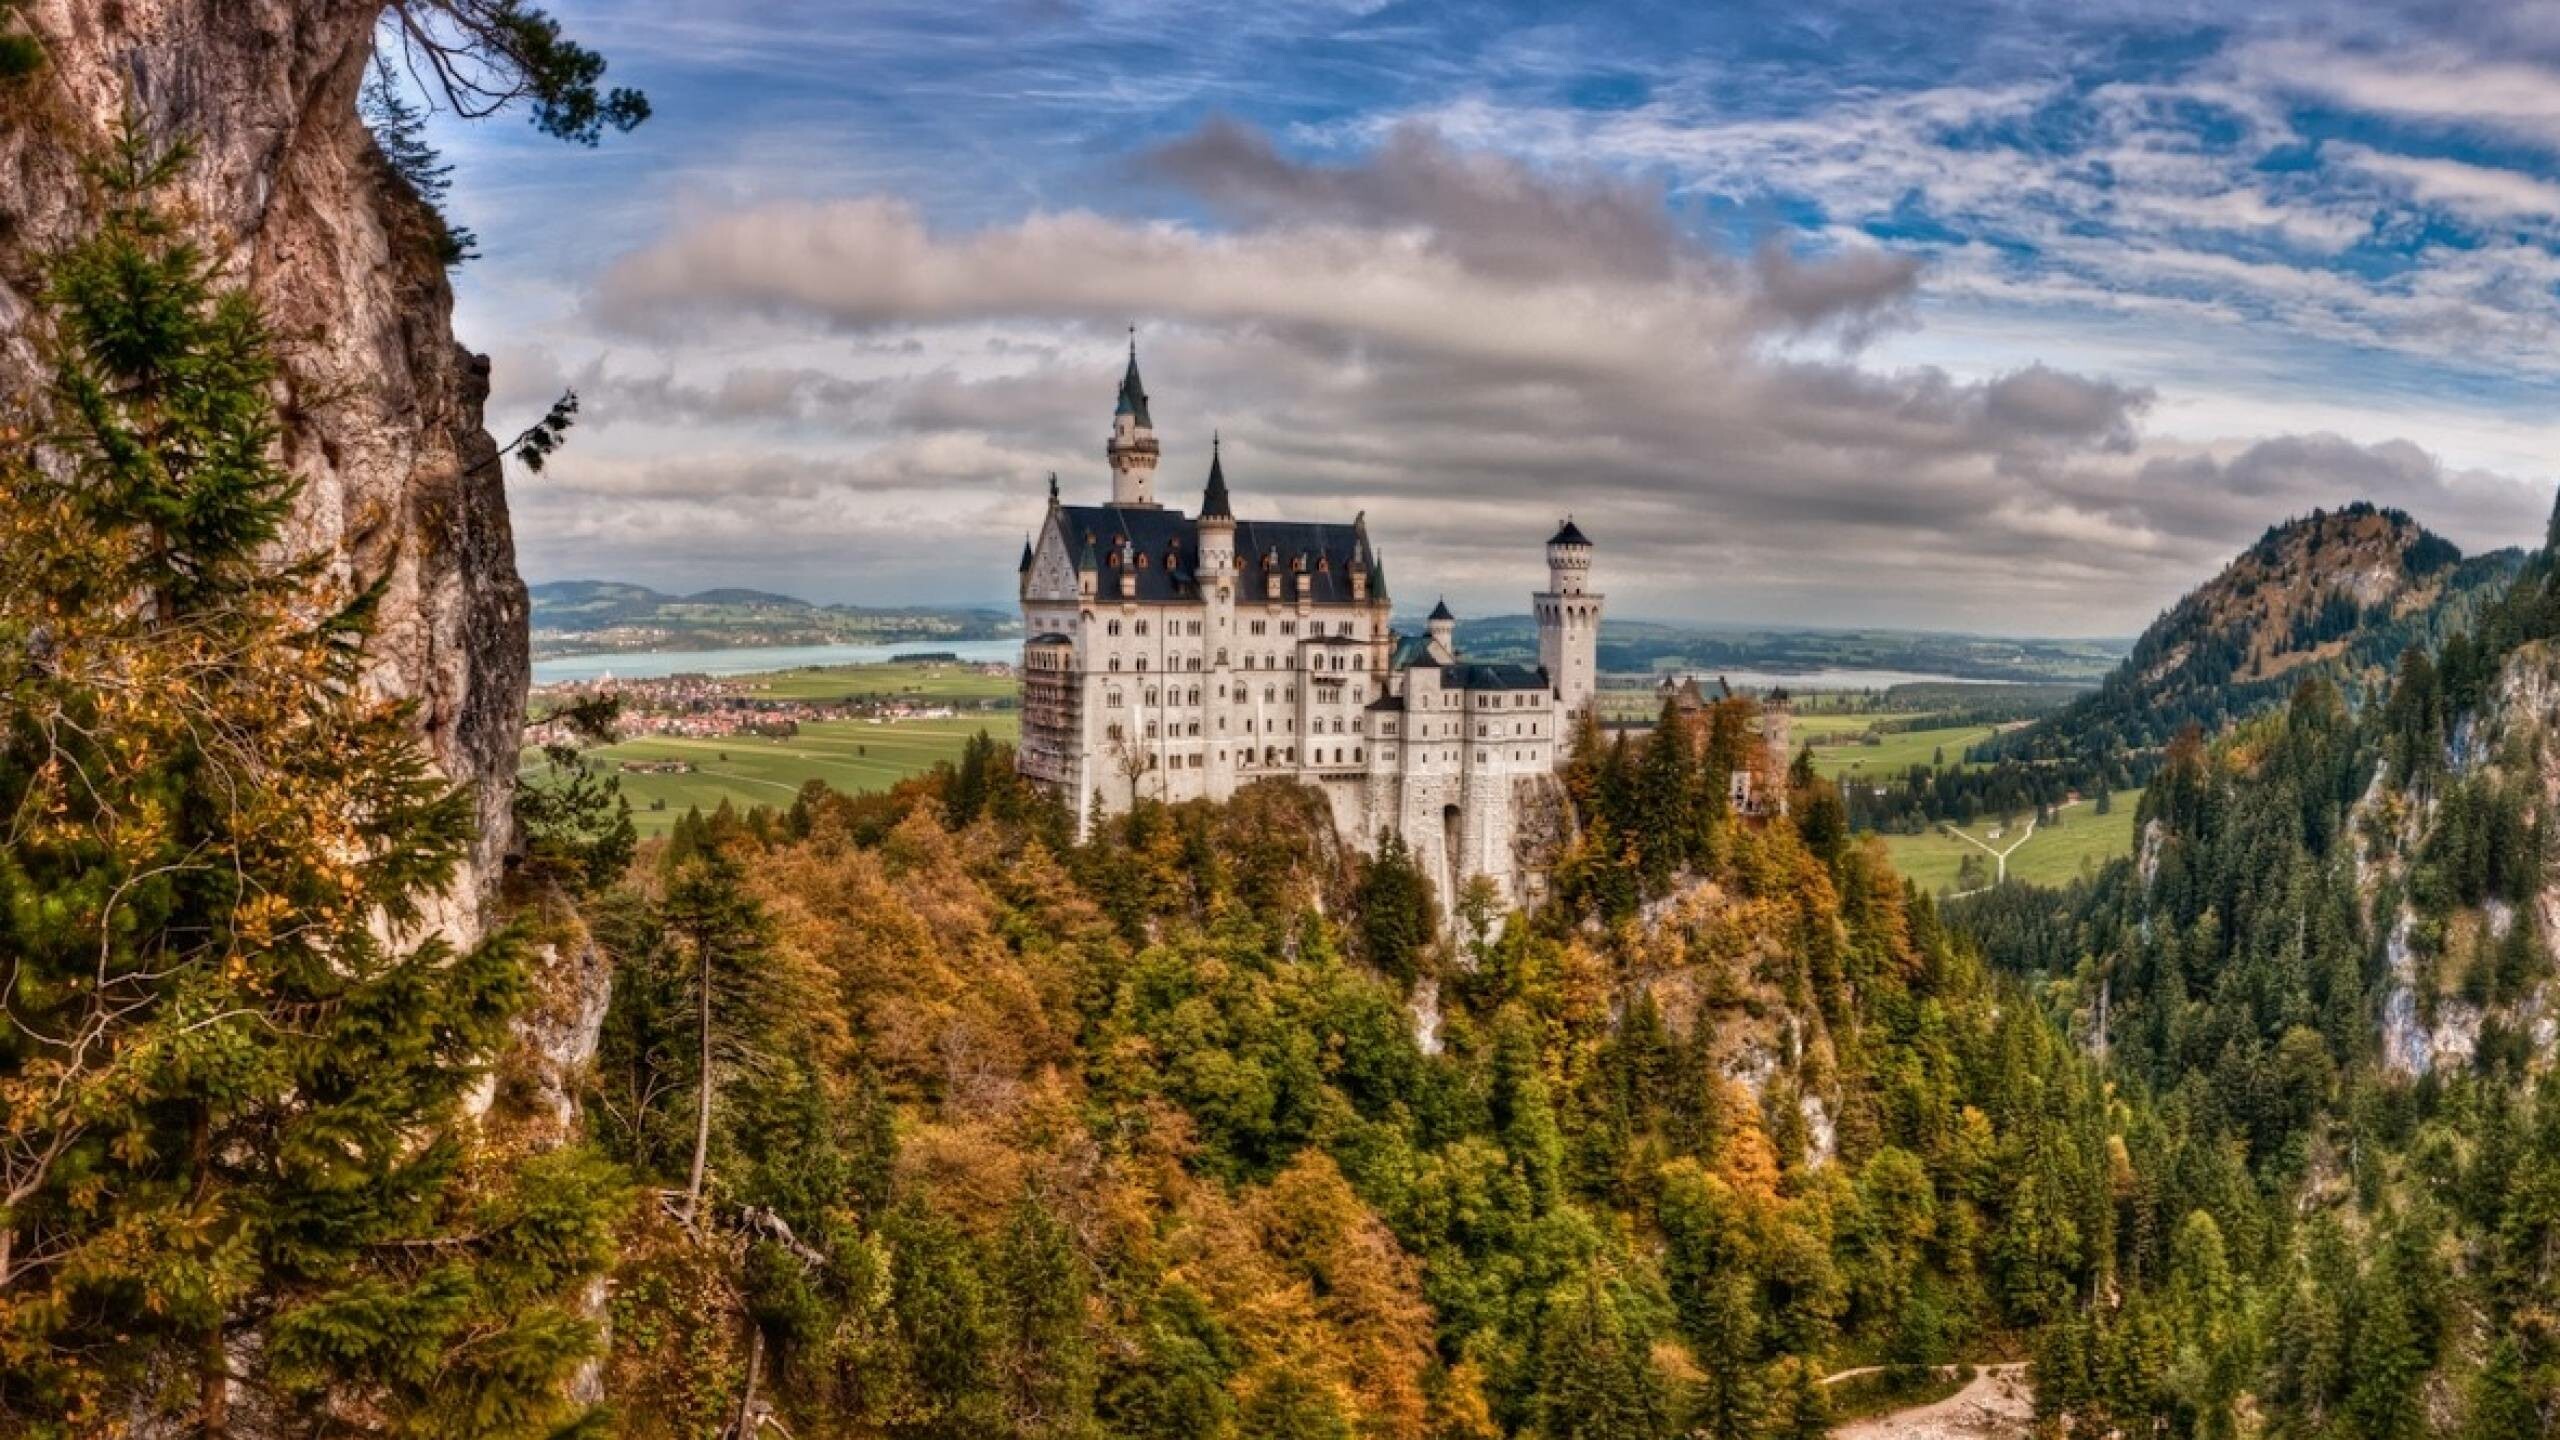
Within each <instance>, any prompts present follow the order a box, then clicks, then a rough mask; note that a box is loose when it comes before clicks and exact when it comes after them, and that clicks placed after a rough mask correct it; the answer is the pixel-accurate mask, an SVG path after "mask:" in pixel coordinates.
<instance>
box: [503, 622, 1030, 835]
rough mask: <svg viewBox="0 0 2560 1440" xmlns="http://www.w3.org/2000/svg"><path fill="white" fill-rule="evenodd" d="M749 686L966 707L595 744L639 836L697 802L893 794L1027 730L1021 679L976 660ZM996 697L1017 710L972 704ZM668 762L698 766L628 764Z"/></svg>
mask: <svg viewBox="0 0 2560 1440" xmlns="http://www.w3.org/2000/svg"><path fill="white" fill-rule="evenodd" d="M739 682H740V683H741V684H742V685H744V686H745V687H746V689H747V693H748V694H750V695H753V696H757V697H761V698H768V699H777V700H804V701H831V700H849V701H882V700H894V699H905V700H911V701H916V702H920V703H924V704H937V705H939V704H949V705H956V706H959V707H961V709H962V712H963V713H961V714H960V715H959V716H957V717H955V718H952V719H948V720H940V719H937V720H881V721H876V722H875V721H870V720H819V721H809V722H805V723H803V724H802V725H801V727H800V733H799V734H797V735H792V736H787V737H783V738H777V739H766V738H762V737H758V736H752V735H730V736H723V737H719V738H712V739H695V738H691V737H687V736H677V735H647V736H639V737H635V738H632V739H627V740H622V741H618V742H616V743H614V744H611V745H600V746H597V747H596V748H594V749H592V750H589V751H588V752H587V755H588V757H589V758H590V759H591V760H593V761H594V762H595V763H597V764H599V765H601V766H603V767H605V769H606V770H608V771H610V772H613V773H615V775H616V778H618V779H619V780H620V781H621V782H622V793H623V794H624V795H625V796H627V797H629V798H630V801H631V818H632V820H633V821H634V823H636V824H637V825H638V826H639V827H640V833H641V834H643V835H662V834H665V833H666V832H667V830H669V829H670V828H672V827H673V826H674V824H675V823H676V820H677V818H678V817H679V816H681V815H683V814H684V812H685V811H686V810H688V809H690V808H692V807H694V806H697V805H699V806H701V807H702V809H703V810H704V812H706V813H708V812H710V811H712V810H715V809H718V808H719V806H720V802H722V801H724V800H725V801H728V802H729V803H730V804H732V805H734V806H736V807H737V808H739V809H741V810H743V809H745V808H747V807H748V806H751V805H788V804H790V803H791V798H792V797H793V796H794V795H797V794H798V793H799V791H800V787H801V786H802V785H805V784H807V783H808V782H809V781H811V780H824V781H825V782H827V783H828V784H829V785H832V786H834V787H835V788H836V789H838V790H843V791H846V792H848V793H859V792H862V791H865V790H885V789H887V788H888V787H889V786H891V785H894V784H896V783H897V782H898V781H900V780H903V779H905V778H907V777H908V776H910V775H914V774H918V773H920V772H922V771H926V770H930V769H932V768H933V767H934V766H935V765H937V764H940V763H942V762H943V761H946V760H951V761H956V760H958V759H959V758H960V750H961V747H963V746H965V745H966V744H968V743H969V737H970V736H972V735H975V734H977V733H978V732H979V731H981V730H984V731H986V732H987V733H988V734H989V735H991V736H993V737H995V738H996V739H997V740H1000V741H1003V742H1005V743H1007V744H1011V743H1012V742H1013V739H1014V737H1015V736H1016V735H1018V734H1020V733H1021V720H1020V717H1019V716H1018V715H1017V714H1016V713H1015V712H1014V710H1013V709H1012V708H1010V707H1011V705H1012V702H1013V698H1014V680H1013V677H1012V676H1011V675H1007V674H988V673H985V672H983V671H981V670H980V669H979V668H978V667H976V666H974V665H954V664H940V663H930V662H928V663H922V664H915V663H892V664H886V665H834V666H826V667H812V668H809V669H804V670H784V671H777V672H774V673H772V674H766V675H748V676H741V677H739ZM991 703H1000V704H1003V705H1004V706H1006V707H1007V708H1004V709H1001V710H985V711H979V710H976V709H974V708H973V707H977V706H982V705H987V704H991ZM669 760H676V761H683V762H685V763H687V764H689V765H691V766H692V767H693V769H692V770H691V771H690V772H688V773H685V774H675V775H670V774H647V773H633V772H629V771H623V770H621V769H620V767H621V766H623V765H625V764H650V763H655V762H660V761H669ZM524 761H525V763H526V764H527V765H528V766H531V765H538V764H539V763H540V759H539V757H538V756H537V755H534V754H533V753H531V752H528V753H527V754H526V756H525V757H524Z"/></svg>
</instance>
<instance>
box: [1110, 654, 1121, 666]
mask: <svg viewBox="0 0 2560 1440" xmlns="http://www.w3.org/2000/svg"><path fill="white" fill-rule="evenodd" d="M1111 668H1112V669H1114V670H1117V669H1119V668H1120V657H1119V656H1117V655H1114V656H1112V657H1111Z"/></svg>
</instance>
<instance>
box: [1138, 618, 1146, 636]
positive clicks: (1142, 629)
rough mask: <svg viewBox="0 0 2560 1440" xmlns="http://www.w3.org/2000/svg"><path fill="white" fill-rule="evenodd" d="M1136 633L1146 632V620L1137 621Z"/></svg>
mask: <svg viewBox="0 0 2560 1440" xmlns="http://www.w3.org/2000/svg"><path fill="white" fill-rule="evenodd" d="M1138 633H1139V634H1141V635H1144V634H1146V633H1147V622H1146V621H1144V620H1141V621H1139V622H1138Z"/></svg>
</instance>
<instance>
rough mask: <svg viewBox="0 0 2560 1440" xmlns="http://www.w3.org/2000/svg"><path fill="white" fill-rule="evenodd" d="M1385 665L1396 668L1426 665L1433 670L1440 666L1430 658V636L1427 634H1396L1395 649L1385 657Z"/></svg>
mask: <svg viewBox="0 0 2560 1440" xmlns="http://www.w3.org/2000/svg"><path fill="white" fill-rule="evenodd" d="M1387 665H1388V667H1389V668H1391V669H1396V670H1402V669H1405V668H1407V667H1409V666H1414V665H1428V666H1430V667H1431V668H1433V669H1435V670H1436V669H1438V668H1440V662H1439V661H1438V660H1436V659H1434V658H1432V655H1431V637H1430V636H1428V635H1398V636H1397V637H1396V644H1395V649H1394V651H1393V652H1392V653H1391V654H1390V655H1389V656H1388V657H1387Z"/></svg>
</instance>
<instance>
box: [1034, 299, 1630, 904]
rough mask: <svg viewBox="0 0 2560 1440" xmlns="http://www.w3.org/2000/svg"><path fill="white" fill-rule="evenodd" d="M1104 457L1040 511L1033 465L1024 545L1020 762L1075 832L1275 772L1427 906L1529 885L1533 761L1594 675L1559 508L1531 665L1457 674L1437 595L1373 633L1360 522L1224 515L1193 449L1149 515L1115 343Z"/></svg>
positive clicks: (1539, 806)
mask: <svg viewBox="0 0 2560 1440" xmlns="http://www.w3.org/2000/svg"><path fill="white" fill-rule="evenodd" d="M1105 454H1106V455H1107V456H1108V457H1109V459H1110V462H1111V502H1110V503H1109V504H1107V505H1066V504H1062V503H1060V501H1059V499H1058V483H1057V477H1055V476H1051V477H1050V481H1049V508H1048V513H1047V514H1046V515H1044V516H1043V517H1042V518H1041V521H1040V529H1039V533H1038V535H1037V536H1036V537H1035V538H1033V539H1030V540H1027V541H1026V542H1025V543H1024V545H1023V551H1022V576H1021V581H1022V618H1023V633H1024V634H1025V636H1027V637H1028V638H1027V639H1026V640H1025V641H1024V643H1023V654H1022V741H1021V745H1020V746H1019V748H1018V749H1017V751H1016V755H1017V757H1018V758H1017V761H1016V764H1017V767H1018V768H1019V769H1020V770H1021V772H1022V773H1023V774H1024V775H1026V776H1029V777H1031V778H1032V779H1035V780H1037V781H1039V782H1041V783H1042V784H1043V785H1044V786H1046V787H1048V788H1049V789H1050V790H1052V791H1053V792H1054V793H1056V794H1057V795H1059V796H1060V797H1061V798H1062V799H1064V800H1065V801H1066V802H1067V803H1068V804H1069V805H1070V806H1071V807H1072V808H1073V810H1074V813H1075V815H1076V817H1077V823H1078V825H1079V826H1082V825H1083V824H1085V823H1086V821H1087V820H1088V818H1089V817H1090V816H1091V815H1092V814H1094V813H1095V812H1096V810H1097V809H1098V810H1100V811H1102V812H1104V813H1117V812H1120V811H1123V810H1126V809H1128V808H1129V807H1130V806H1131V805H1132V804H1134V803H1135V802H1136V801H1137V800H1138V798H1140V797H1145V798H1149V799H1159V800H1165V801H1179V800H1192V799H1203V798H1205V799H1212V800H1217V799H1224V798H1226V797H1227V796H1229V795H1232V794H1233V793H1234V792H1235V791H1236V789H1237V787H1239V786H1242V785H1246V784H1250V783H1252V782H1253V781H1256V780H1263V779H1271V778H1281V779H1288V780H1294V781H1298V782H1300V783H1302V784H1305V785H1310V786H1313V787H1314V788H1316V789H1317V790H1319V791H1321V792H1322V793H1323V794H1324V796H1325V798H1326V800H1327V801H1328V802H1329V804H1330V806H1331V808H1332V812H1333V819H1334V824H1335V826H1336V828H1337V829H1338V830H1339V831H1340V832H1341V834H1342V836H1343V838H1344V839H1345V840H1347V841H1349V842H1350V843H1351V844H1353V845H1356V846H1359V847H1360V848H1362V849H1364V850H1367V849H1371V848H1374V846H1375V845H1376V843H1377V841H1378V838H1379V836H1380V835H1381V834H1382V833H1383V832H1386V831H1393V832H1395V833H1396V834H1398V835H1400V836H1402V837H1403V838H1404V840H1405V842H1406V844H1408V845H1409V846H1411V847H1412V849H1413V852H1414V855H1415V858H1416V859H1417V860H1418V861H1419V862H1420V863H1421V865H1422V867H1423V869H1424V871H1425V873H1427V874H1429V875H1430V876H1432V878H1433V880H1434V882H1435V883H1436V884H1437V886H1438V888H1439V893H1440V897H1441V903H1442V904H1443V905H1444V906H1445V905H1448V904H1451V903H1452V902H1453V900H1454V897H1455V896H1456V894H1457V893H1458V890H1459V888H1460V886H1461V885H1462V884H1463V883H1464V882H1465V881H1466V880H1467V879H1468V878H1470V877H1473V876H1477V875H1482V876H1486V877H1488V878H1490V879H1491V880H1492V881H1493V882H1494V885H1495V887H1496V890H1497V892H1498V893H1499V894H1500V896H1501V898H1502V899H1503V900H1505V901H1506V902H1513V903H1518V902H1525V901H1527V900H1530V899H1532V898H1534V894H1535V892H1536V890H1537V889H1538V888H1539V886H1540V884H1541V882H1542V873H1543V863H1544V854H1543V849H1544V847H1545V846H1546V845H1547V844H1549V843H1550V842H1551V839H1552V836H1551V835H1550V834H1549V833H1548V832H1549V831H1551V830H1552V828H1553V825H1552V821H1551V817H1554V816H1556V815H1558V814H1560V811H1559V809H1558V807H1557V804H1556V800H1555V796H1556V793H1557V785H1556V782H1555V779H1554V774H1555V771H1556V768H1557V767H1558V765H1559V764H1560V763H1562V761H1563V759H1564V756H1565V753H1566V749H1567V745H1568V743H1569V737H1570V735H1571V734H1572V730H1573V726H1574V725H1575V724H1576V723H1577V722H1578V720H1579V718H1580V716H1581V715H1582V713H1583V712H1584V711H1585V710H1587V709H1588V708H1589V707H1590V705H1591V700H1592V691H1593V689H1594V687H1595V686H1596V685H1597V683H1598V679H1599V675H1598V665H1597V643H1598V640H1599V634H1600V604H1601V597H1600V596H1598V595H1596V594H1594V593H1592V591H1591V589H1590V579H1591V542H1590V541H1589V540H1588V539H1586V538H1585V537H1584V536H1583V533H1582V531H1581V530H1580V529H1579V528H1577V527H1576V526H1575V525H1574V523H1573V521H1572V520H1571V519H1570V518H1568V519H1567V520H1565V522H1564V523H1563V524H1562V525H1561V526H1560V527H1559V528H1558V529H1557V530H1556V533H1555V534H1554V535H1553V536H1552V537H1550V538H1549V539H1548V541H1547V588H1546V589H1545V590H1542V591H1540V592H1538V593H1537V594H1536V595H1534V596H1533V597H1531V598H1532V599H1533V601H1534V602H1535V606H1536V610H1537V618H1538V661H1539V663H1538V665H1537V666H1536V667H1535V668H1532V667H1529V666H1526V665H1501V664H1483V663H1471V662H1469V661H1467V660H1466V659H1465V658H1464V657H1463V656H1461V655H1460V654H1459V653H1458V650H1457V644H1456V640H1455V634H1456V628H1457V620H1456V617H1455V616H1453V615H1451V614H1450V612H1449V607H1448V606H1447V605H1446V604H1445V603H1444V604H1441V605H1439V606H1438V607H1436V608H1435V609H1433V610H1432V612H1431V618H1430V621H1429V622H1428V629H1427V631H1426V633H1424V634H1421V635H1398V634H1396V633H1395V632H1394V631H1393V630H1392V629H1391V628H1390V627H1389V624H1388V615H1389V602H1388V598H1387V574H1386V567H1385V565H1384V563H1383V562H1382V561H1381V560H1380V558H1379V555H1378V549H1377V546H1376V545H1375V544H1374V543H1372V541H1371V540H1370V538H1369V530H1368V525H1367V522H1366V517H1365V516H1354V517H1353V518H1352V520H1351V523H1349V524H1347V525H1343V524H1328V523H1320V522H1306V521H1274V520H1239V519H1237V518H1236V515H1235V511H1234V508H1233V506H1232V504H1231V502H1230V501H1229V498H1228V494H1227V478H1226V471H1225V466H1224V463H1223V461H1222V460H1221V458H1220V456H1219V453H1218V446H1217V442H1216V440H1215V439H1214V438H1213V439H1212V440H1211V442H1210V452H1209V454H1210V458H1209V478H1208V483H1207V487H1206V489H1205V491H1204V493H1203V494H1202V496H1201V499H1200V513H1199V515H1198V516H1197V517H1190V516H1185V515H1183V514H1182V513H1181V512H1180V511H1178V510H1168V509H1166V508H1164V507H1163V506H1162V505H1159V504H1158V503H1157V502H1156V498H1155V471H1156V459H1157V454H1158V451H1157V445H1156V435H1155V426H1154V423H1153V421H1152V420H1151V419H1150V418H1149V416H1148V414H1147V393H1146V390H1145V388H1144V386H1142V385H1141V384H1140V383H1139V380H1138V352H1137V346H1136V344H1135V343H1134V342H1132V344H1131V345H1130V349H1129V369H1128V373H1127V375H1126V376H1125V377H1123V378H1122V380H1121V382H1120V403H1119V409H1118V411H1117V413H1116V414H1115V415H1114V416H1113V417H1112V424H1111V439H1110V442H1109V444H1108V445H1107V446H1106V447H1105Z"/></svg>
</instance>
